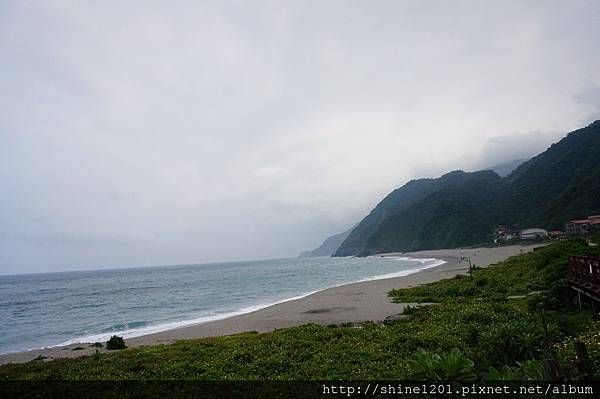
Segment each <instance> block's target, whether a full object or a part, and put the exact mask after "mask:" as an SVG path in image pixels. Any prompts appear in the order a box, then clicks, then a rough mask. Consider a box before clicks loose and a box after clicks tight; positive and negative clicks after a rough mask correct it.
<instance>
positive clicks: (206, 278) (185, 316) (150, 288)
mask: <svg viewBox="0 0 600 399" xmlns="http://www.w3.org/2000/svg"><path fill="white" fill-rule="evenodd" d="M440 263H443V262H442V261H439V260H436V259H410V258H381V257H367V258H329V257H327V258H305V259H278V260H267V261H252V262H230V263H218V264H217V263H215V264H202V265H186V266H165V267H148V268H133V269H119V270H96V271H81V272H63V273H45V274H27V275H12V276H0V320H2V323H0V353H9V352H16V351H23V350H29V349H38V348H43V347H49V346H58V345H66V344H71V343H78V342H82V343H84V342H99V341H106V340H107V339H108V338H109V337H110V336H111V335H113V334H118V335H121V336H124V337H125V338H127V337H135V336H140V335H145V334H149V333H153V332H159V331H164V330H169V329H172V328H177V327H182V326H186V325H192V324H198V323H202V322H207V321H211V320H217V319H222V318H226V317H230V316H233V315H236V314H242V313H246V312H250V311H253V310H258V309H260V308H263V307H266V306H269V305H272V304H274V303H278V302H282V301H286V300H290V299H295V298H299V297H302V296H305V295H308V294H310V293H312V292H315V291H319V290H322V289H325V288H329V287H334V286H337V285H341V284H347V283H351V282H357V281H364V280H372V279H379V278H388V277H397V276H402V275H407V274H410V273H414V272H416V271H418V270H421V269H424V268H429V267H433V266H436V265H439V264H440Z"/></svg>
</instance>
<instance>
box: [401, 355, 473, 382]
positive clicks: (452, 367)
mask: <svg viewBox="0 0 600 399" xmlns="http://www.w3.org/2000/svg"><path fill="white" fill-rule="evenodd" d="M473 366H474V363H473V361H472V360H471V359H469V358H467V357H466V356H465V355H463V354H462V353H461V352H460V351H459V350H458V349H453V350H452V351H451V352H449V353H442V354H441V355H439V354H437V353H435V354H430V353H427V352H425V351H419V352H418V353H417V354H416V355H415V356H414V357H413V358H412V359H410V360H408V362H407V368H408V371H409V375H410V377H411V378H414V379H417V380H430V381H449V380H450V381H473V380H474V379H475V378H476V375H475V372H474V370H473Z"/></svg>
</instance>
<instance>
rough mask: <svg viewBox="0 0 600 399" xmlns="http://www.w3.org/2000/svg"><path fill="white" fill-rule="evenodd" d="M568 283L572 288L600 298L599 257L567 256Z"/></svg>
mask: <svg viewBox="0 0 600 399" xmlns="http://www.w3.org/2000/svg"><path fill="white" fill-rule="evenodd" d="M569 283H570V284H571V286H573V287H574V288H578V289H580V290H583V291H585V292H586V293H587V294H589V295H592V296H595V297H596V298H598V299H600V258H596V257H593V256H571V257H570V258H569Z"/></svg>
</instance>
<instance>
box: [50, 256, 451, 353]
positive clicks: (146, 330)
mask: <svg viewBox="0 0 600 399" xmlns="http://www.w3.org/2000/svg"><path fill="white" fill-rule="evenodd" d="M385 259H387V260H390V259H393V260H398V261H408V262H417V263H419V264H420V267H415V268H410V269H406V270H401V271H398V272H394V273H387V274H382V275H378V276H372V277H367V278H365V279H362V280H358V281H354V282H347V283H342V284H338V285H334V286H331V287H326V288H323V289H320V290H316V291H312V292H308V293H304V294H301V295H297V296H294V297H291V298H287V299H283V300H280V301H276V302H270V303H265V304H259V305H253V306H248V307H246V308H243V309H240V310H237V311H232V312H225V313H220V314H213V315H206V316H202V317H198V318H194V319H189V320H181V321H174V322H169V323H163V324H157V325H150V326H145V327H141V328H135V329H130V330H123V331H111V332H106V333H100V334H93V335H85V336H80V337H77V338H73V339H70V340H68V341H65V342H62V343H60V344H58V345H54V346H51V347H60V346H67V345H72V344H83V343H94V342H105V341H107V340H108V339H109V338H110V337H111V336H113V335H116V334H117V335H119V336H121V337H123V338H125V339H127V338H134V337H141V336H144V335H150V334H155V333H159V332H163V331H168V330H174V329H177V328H182V327H189V326H193V325H198V324H204V323H208V322H211V321H217V320H223V319H227V318H230V317H233V316H239V315H242V314H247V313H251V312H256V311H257V310H261V309H264V308H267V307H270V306H273V305H277V304H280V303H284V302H289V301H295V300H298V299H302V298H305V297H307V296H309V295H312V294H314V293H317V292H320V291H324V290H326V289H329V288H335V287H340V286H343V285H348V284H352V283H359V282H365V281H374V280H383V279H388V278H395V277H404V276H408V275H410V274H414V273H417V272H420V271H421V270H425V269H430V268H433V267H437V266H440V265H443V264H445V263H447V262H446V261H443V260H440V259H435V258H410V257H403V256H398V257H392V256H386V257H385Z"/></svg>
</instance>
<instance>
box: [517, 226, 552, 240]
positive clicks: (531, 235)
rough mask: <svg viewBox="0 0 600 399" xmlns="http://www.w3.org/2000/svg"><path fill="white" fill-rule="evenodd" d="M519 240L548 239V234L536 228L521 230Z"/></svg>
mask: <svg viewBox="0 0 600 399" xmlns="http://www.w3.org/2000/svg"><path fill="white" fill-rule="evenodd" d="M519 235H520V236H521V240H535V239H544V238H547V237H548V232H547V231H546V230H544V229H539V228H537V227H535V228H530V229H525V230H521V232H520V234H519Z"/></svg>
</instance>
